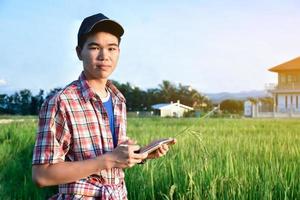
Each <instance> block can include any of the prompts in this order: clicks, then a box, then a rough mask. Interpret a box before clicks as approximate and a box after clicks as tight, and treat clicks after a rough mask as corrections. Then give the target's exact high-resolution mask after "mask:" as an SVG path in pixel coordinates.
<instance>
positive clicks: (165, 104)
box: [151, 103, 170, 110]
mask: <svg viewBox="0 0 300 200" xmlns="http://www.w3.org/2000/svg"><path fill="white" fill-rule="evenodd" d="M167 105H170V104H169V103H159V104H155V105H152V106H151V108H153V109H156V110H160V108H162V107H165V106H167Z"/></svg>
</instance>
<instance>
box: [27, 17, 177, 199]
mask: <svg viewBox="0 0 300 200" xmlns="http://www.w3.org/2000/svg"><path fill="white" fill-rule="evenodd" d="M123 33H124V30H123V28H122V26H121V25H120V24H119V23H117V22H115V21H113V20H111V19H109V18H107V17H106V16H104V15H103V14H101V13H99V14H96V15H93V16H89V17H87V18H85V19H84V20H83V22H82V24H81V26H80V28H79V31H78V46H77V47H76V52H77V55H78V58H79V59H80V60H81V61H82V63H83V72H82V73H81V75H80V77H79V79H78V80H76V81H74V82H72V83H70V84H69V85H68V86H66V87H65V88H64V89H63V90H62V91H60V92H58V93H57V94H56V95H54V96H53V97H51V98H49V99H47V100H46V101H45V102H44V104H43V106H42V108H41V110H40V115H39V125H38V133H37V138H36V144H35V148H34V152H33V161H32V163H33V166H32V178H33V181H34V182H36V183H37V185H39V186H40V187H44V186H51V185H59V193H58V194H57V195H55V196H53V197H52V199H127V191H126V186H125V183H124V172H123V169H125V168H130V167H133V166H134V165H136V164H137V163H141V162H142V161H143V160H144V159H147V158H158V157H161V156H163V155H165V154H166V152H167V151H168V145H162V146H161V147H160V148H159V149H158V150H156V151H155V152H154V153H151V154H149V155H148V154H146V153H144V154H138V153H135V151H136V150H139V148H140V147H139V146H138V145H136V142H135V141H133V140H130V139H127V138H126V105H125V98H124V96H123V95H122V94H121V93H120V92H119V91H118V89H117V88H116V87H115V86H114V85H113V84H112V83H111V82H110V81H109V80H108V77H109V76H110V75H111V73H112V72H113V71H114V69H115V68H116V65H117V62H118V58H119V54H120V49H119V45H120V40H121V36H122V35H123ZM174 142H175V141H174Z"/></svg>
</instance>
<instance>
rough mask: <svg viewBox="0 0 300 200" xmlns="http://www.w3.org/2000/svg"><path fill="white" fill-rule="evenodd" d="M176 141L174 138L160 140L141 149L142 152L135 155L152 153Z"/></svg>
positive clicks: (139, 151)
mask: <svg viewBox="0 0 300 200" xmlns="http://www.w3.org/2000/svg"><path fill="white" fill-rule="evenodd" d="M173 141H174V138H167V139H160V140H157V141H155V142H152V143H150V144H149V145H147V146H144V147H142V148H140V150H138V151H135V153H152V152H153V151H155V150H156V149H158V148H159V147H160V146H161V145H163V144H169V143H171V142H173Z"/></svg>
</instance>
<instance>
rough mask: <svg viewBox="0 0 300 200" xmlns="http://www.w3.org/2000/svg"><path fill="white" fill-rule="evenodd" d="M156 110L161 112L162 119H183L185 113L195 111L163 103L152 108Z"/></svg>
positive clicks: (174, 104)
mask: <svg viewBox="0 0 300 200" xmlns="http://www.w3.org/2000/svg"><path fill="white" fill-rule="evenodd" d="M151 107H152V108H153V109H154V110H157V111H159V115H160V116H161V117H183V114H184V113H185V112H188V111H191V110H194V109H193V108H192V107H189V106H186V105H183V104H180V102H179V101H177V103H173V102H171V103H162V104H155V105H153V106H151Z"/></svg>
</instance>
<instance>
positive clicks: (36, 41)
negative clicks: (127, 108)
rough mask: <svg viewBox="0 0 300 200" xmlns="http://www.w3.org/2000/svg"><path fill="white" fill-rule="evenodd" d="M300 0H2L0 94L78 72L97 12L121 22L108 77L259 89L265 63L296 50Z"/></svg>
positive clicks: (59, 81) (266, 77)
mask: <svg viewBox="0 0 300 200" xmlns="http://www.w3.org/2000/svg"><path fill="white" fill-rule="evenodd" d="M299 8H300V2H299V1H296V0H294V1H293V0H286V1H279V0H272V1H263V0H262V1H258V0H257V1H256V0H254V1H233V0H232V1H231V0H225V1H175V0H173V1H168V0H165V1H162V0H152V1H141V0H140V1H89V0H86V1H76V0H73V1H71V0H70V1H58V0H57V1H14V0H0V24H1V31H0V38H1V39H0V45H1V50H0V60H1V64H0V93H3V92H7V91H13V90H19V89H23V88H28V89H31V90H32V91H33V92H34V93H36V92H37V91H38V90H39V89H45V90H46V91H48V90H49V89H52V88H54V87H63V86H65V85H66V84H68V83H69V82H71V81H72V80H75V79H77V78H78V76H79V74H80V72H81V71H82V65H81V63H80V61H79V60H78V59H77V57H76V53H75V46H76V35H77V31H78V28H79V26H80V23H81V21H82V19H83V18H84V17H86V16H89V15H92V14H95V13H98V12H102V13H104V14H105V15H107V16H108V17H110V18H112V19H115V20H117V21H118V22H119V23H121V24H122V25H123V27H124V28H125V35H124V37H123V38H122V43H121V56H120V60H119V65H118V67H117V69H116V71H115V72H114V74H113V75H112V77H111V78H112V79H114V80H117V81H119V82H122V83H124V82H130V83H131V84H133V85H136V86H139V87H141V88H143V89H147V88H153V87H157V86H158V84H160V83H161V82H162V80H170V81H172V82H174V83H182V84H185V85H191V86H192V87H194V88H196V89H197V90H199V91H200V92H224V91H227V92H238V91H247V90H261V89H264V86H265V84H266V83H272V82H276V74H274V73H271V72H269V71H267V69H268V68H270V67H272V66H275V65H277V64H280V63H282V62H284V61H287V60H290V59H293V58H295V57H297V56H299V55H300V37H299V35H300V12H299Z"/></svg>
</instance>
